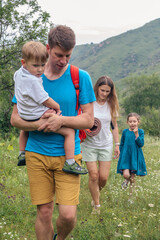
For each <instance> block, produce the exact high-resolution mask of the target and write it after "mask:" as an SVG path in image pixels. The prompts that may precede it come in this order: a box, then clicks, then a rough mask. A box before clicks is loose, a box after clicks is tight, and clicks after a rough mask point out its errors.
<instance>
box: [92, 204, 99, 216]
mask: <svg viewBox="0 0 160 240" xmlns="http://www.w3.org/2000/svg"><path fill="white" fill-rule="evenodd" d="M91 214H92V215H100V205H99V206H94V208H93V210H92V212H91Z"/></svg>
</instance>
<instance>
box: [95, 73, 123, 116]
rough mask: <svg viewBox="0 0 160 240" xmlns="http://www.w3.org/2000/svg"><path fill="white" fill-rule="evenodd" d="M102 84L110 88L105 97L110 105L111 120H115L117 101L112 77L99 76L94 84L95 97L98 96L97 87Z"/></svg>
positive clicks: (117, 109) (117, 107) (117, 110)
mask: <svg viewBox="0 0 160 240" xmlns="http://www.w3.org/2000/svg"><path fill="white" fill-rule="evenodd" d="M102 85H108V86H109V87H110V88H111V91H110V93H109V95H108V97H107V102H108V104H109V106H110V110H111V117H112V120H115V119H116V117H117V116H118V112H119V103H118V98H117V94H116V89H115V86H114V83H113V81H112V79H111V78H110V77H108V76H102V77H100V78H99V79H98V80H97V82H96V83H95V86H94V93H95V96H96V99H97V98H98V88H99V87H100V86H102Z"/></svg>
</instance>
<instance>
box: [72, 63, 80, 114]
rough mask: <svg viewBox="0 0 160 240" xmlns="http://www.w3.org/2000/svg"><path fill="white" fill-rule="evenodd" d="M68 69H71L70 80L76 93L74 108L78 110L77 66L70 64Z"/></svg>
mask: <svg viewBox="0 0 160 240" xmlns="http://www.w3.org/2000/svg"><path fill="white" fill-rule="evenodd" d="M70 66H71V68H70V71H71V78H72V82H73V84H74V87H75V90H76V95H77V103H76V110H78V106H79V68H78V67H76V66H74V65H70Z"/></svg>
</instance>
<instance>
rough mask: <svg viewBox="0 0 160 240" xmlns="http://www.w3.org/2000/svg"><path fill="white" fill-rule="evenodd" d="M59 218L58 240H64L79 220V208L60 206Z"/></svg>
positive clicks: (57, 223)
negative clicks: (77, 213)
mask: <svg viewBox="0 0 160 240" xmlns="http://www.w3.org/2000/svg"><path fill="white" fill-rule="evenodd" d="M58 208H59V217H58V219H57V222H56V225H57V238H56V240H64V239H66V237H67V236H68V234H69V233H70V232H71V231H72V229H73V228H74V226H75V224H76V220H77V215H76V212H77V206H65V205H59V206H58Z"/></svg>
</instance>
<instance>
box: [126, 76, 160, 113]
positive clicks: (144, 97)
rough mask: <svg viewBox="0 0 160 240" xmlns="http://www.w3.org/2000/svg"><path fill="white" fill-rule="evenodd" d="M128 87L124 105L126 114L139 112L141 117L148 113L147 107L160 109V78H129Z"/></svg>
mask: <svg viewBox="0 0 160 240" xmlns="http://www.w3.org/2000/svg"><path fill="white" fill-rule="evenodd" d="M126 85H127V88H126V90H125V97H124V99H123V104H122V106H123V108H124V110H125V112H126V114H128V113H129V112H137V113H139V114H140V115H141V114H144V113H145V112H146V109H147V108H146V107H149V108H153V107H154V108H156V109H157V108H159V103H160V94H159V89H160V77H159V76H158V75H156V74H153V75H151V76H145V75H142V76H138V77H130V78H127V82H126Z"/></svg>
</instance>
